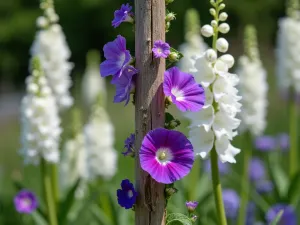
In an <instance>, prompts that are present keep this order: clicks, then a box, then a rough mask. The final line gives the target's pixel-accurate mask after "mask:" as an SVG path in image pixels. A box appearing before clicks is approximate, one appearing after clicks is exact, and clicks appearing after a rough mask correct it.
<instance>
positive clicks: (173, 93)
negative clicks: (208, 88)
mask: <svg viewBox="0 0 300 225" xmlns="http://www.w3.org/2000/svg"><path fill="white" fill-rule="evenodd" d="M163 88H164V93H165V95H166V96H167V97H169V99H170V100H171V101H172V102H173V103H174V104H175V105H176V106H177V108H178V109H179V110H181V111H183V112H185V111H188V110H189V111H192V112H197V111H199V110H201V109H202V107H203V106H204V103H205V93H204V89H203V87H202V86H201V85H200V84H197V83H196V81H195V79H194V77H193V76H192V75H191V74H188V73H184V72H181V71H180V70H179V69H178V68H177V67H172V68H170V69H168V70H167V71H166V72H165V80H164V85H163Z"/></svg>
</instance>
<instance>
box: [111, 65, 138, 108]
mask: <svg viewBox="0 0 300 225" xmlns="http://www.w3.org/2000/svg"><path fill="white" fill-rule="evenodd" d="M137 72H138V71H137V70H136V69H135V68H134V67H133V66H127V67H126V68H125V69H124V71H123V75H122V76H121V77H119V78H113V80H112V83H113V84H114V85H115V86H116V95H115V97H114V102H123V101H125V105H127V104H128V102H129V99H130V92H131V91H132V90H133V89H134V82H133V79H132V78H133V76H134V75H135V74H136V73H137Z"/></svg>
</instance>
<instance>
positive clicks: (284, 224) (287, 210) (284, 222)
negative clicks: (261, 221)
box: [266, 204, 297, 225]
mask: <svg viewBox="0 0 300 225" xmlns="http://www.w3.org/2000/svg"><path fill="white" fill-rule="evenodd" d="M281 210H283V214H282V216H281V219H280V220H279V223H278V225H297V216H296V212H295V210H294V208H293V207H292V206H289V205H285V204H277V205H274V206H272V207H271V208H270V209H269V210H268V212H267V215H266V220H267V222H268V224H271V223H272V222H273V220H274V219H275V218H276V216H277V215H278V213H279V212H280V211H281Z"/></svg>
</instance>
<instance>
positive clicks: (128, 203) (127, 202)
mask: <svg viewBox="0 0 300 225" xmlns="http://www.w3.org/2000/svg"><path fill="white" fill-rule="evenodd" d="M117 196H118V203H119V205H120V206H122V207H124V208H125V209H131V208H132V206H133V205H134V204H135V201H136V197H137V192H136V191H135V189H134V186H133V184H132V183H131V182H130V181H129V180H128V179H125V180H122V183H121V189H118V190H117Z"/></svg>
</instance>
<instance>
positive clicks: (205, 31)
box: [201, 25, 214, 37]
mask: <svg viewBox="0 0 300 225" xmlns="http://www.w3.org/2000/svg"><path fill="white" fill-rule="evenodd" d="M201 33H202V35H203V36H204V37H211V36H212V35H213V34H214V29H213V28H212V26H210V25H204V26H203V27H202V28H201Z"/></svg>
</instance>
